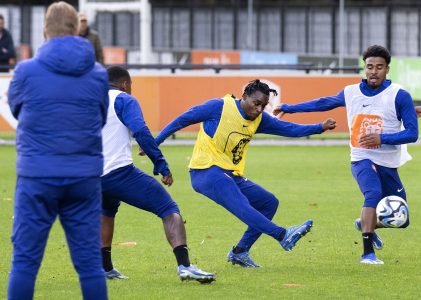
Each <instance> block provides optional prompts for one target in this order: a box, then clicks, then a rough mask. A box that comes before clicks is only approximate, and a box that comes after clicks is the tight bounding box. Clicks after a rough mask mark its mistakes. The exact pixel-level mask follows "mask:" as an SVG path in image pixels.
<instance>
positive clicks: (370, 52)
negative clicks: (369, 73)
mask: <svg viewBox="0 0 421 300" xmlns="http://www.w3.org/2000/svg"><path fill="white" fill-rule="evenodd" d="M368 57H383V58H384V60H385V61H386V65H389V64H390V60H391V55H390V52H389V50H387V49H386V48H385V47H383V46H379V45H373V46H370V47H368V48H367V50H365V51H364V53H363V61H364V62H365V60H366V59H367V58H368Z"/></svg>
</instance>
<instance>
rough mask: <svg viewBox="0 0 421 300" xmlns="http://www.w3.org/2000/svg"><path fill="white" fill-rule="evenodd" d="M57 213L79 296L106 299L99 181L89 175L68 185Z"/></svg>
mask: <svg viewBox="0 0 421 300" xmlns="http://www.w3.org/2000/svg"><path fill="white" fill-rule="evenodd" d="M59 215H60V222H61V224H62V226H63V228H64V232H65V234H66V239H67V243H68V245H69V250H70V256H71V258H72V261H73V265H74V267H75V269H76V271H77V272H78V274H79V281H80V285H81V288H82V294H83V298H84V299H107V286H106V283H105V274H104V270H103V268H102V262H101V180H100V179H99V178H95V177H92V178H87V179H84V180H81V181H79V182H77V183H74V184H70V185H68V186H67V190H66V195H65V198H64V199H63V201H62V202H61V203H60V207H59Z"/></svg>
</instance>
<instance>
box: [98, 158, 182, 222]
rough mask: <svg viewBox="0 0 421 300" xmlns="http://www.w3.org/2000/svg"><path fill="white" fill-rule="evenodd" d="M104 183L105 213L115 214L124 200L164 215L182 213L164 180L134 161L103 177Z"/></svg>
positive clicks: (103, 211) (103, 202)
mask: <svg viewBox="0 0 421 300" xmlns="http://www.w3.org/2000/svg"><path fill="white" fill-rule="evenodd" d="M101 185H102V214H103V215H104V216H107V217H112V218H113V217H115V215H116V214H117V211H118V207H119V206H120V202H121V201H123V202H125V203H127V204H130V205H132V206H135V207H137V208H140V209H142V210H146V211H149V212H151V213H153V214H155V215H157V216H158V217H160V218H161V219H162V218H165V217H166V216H168V215H170V214H173V213H178V214H179V213H180V210H179V209H178V205H177V203H175V202H174V200H173V199H172V198H171V196H170V194H168V192H167V191H166V190H165V188H164V187H163V186H162V184H161V183H159V182H158V181H157V180H156V179H155V178H153V177H151V176H149V175H148V174H146V173H144V172H142V171H141V170H139V169H138V168H136V167H135V166H134V165H133V164H131V165H128V166H125V167H121V168H118V169H116V170H114V171H112V172H111V173H109V174H107V175H105V176H103V177H101Z"/></svg>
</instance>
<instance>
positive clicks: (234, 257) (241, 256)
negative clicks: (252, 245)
mask: <svg viewBox="0 0 421 300" xmlns="http://www.w3.org/2000/svg"><path fill="white" fill-rule="evenodd" d="M227 261H230V262H231V263H232V264H233V265H240V266H242V267H244V268H260V267H261V266H260V265H258V264H256V263H255V262H254V261H253V260H252V259H251V257H250V256H249V253H248V252H247V251H245V252H241V253H234V252H233V251H232V250H231V251H230V252H228V255H227Z"/></svg>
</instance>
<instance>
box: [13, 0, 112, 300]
mask: <svg viewBox="0 0 421 300" xmlns="http://www.w3.org/2000/svg"><path fill="white" fill-rule="evenodd" d="M77 31H78V16H77V12H76V10H75V9H74V8H73V7H72V6H71V5H69V4H67V3H65V2H58V3H54V4H52V5H51V6H50V7H49V8H48V10H47V13H46V18H45V28H44V32H45V36H46V39H47V41H46V42H45V43H44V44H43V45H42V46H41V48H40V49H39V50H38V53H37V55H36V57H35V58H33V59H30V60H27V61H24V62H22V63H20V64H19V65H18V66H17V68H16V71H15V75H14V77H13V79H12V81H11V83H10V88H9V105H10V109H11V111H12V113H13V115H14V116H15V118H17V119H18V121H19V123H18V128H17V132H16V147H17V162H16V169H17V170H16V172H17V182H16V191H15V203H14V221H13V233H12V242H13V258H12V266H11V272H10V278H9V286H8V299H32V298H33V294H34V285H35V279H36V275H37V272H38V269H39V267H40V264H41V260H42V257H43V254H44V249H45V245H46V243H47V238H48V234H49V231H50V229H51V226H52V225H53V223H54V221H55V219H56V217H57V216H59V218H60V222H61V224H62V226H63V228H64V231H65V234H66V238H67V242H68V245H69V249H70V254H71V258H72V261H73V264H74V267H75V269H76V271H77V272H78V274H79V281H80V285H81V289H82V294H83V298H84V299H106V298H107V288H106V283H105V274H104V271H103V269H102V264H101V238H100V226H101V224H100V221H101V181H100V175H101V173H102V168H103V157H102V139H101V130H102V127H103V126H104V124H105V120H106V116H107V108H108V94H107V92H108V76H107V74H106V71H105V70H104V68H103V67H102V66H100V65H99V64H96V63H95V55H94V51H93V48H92V46H91V45H90V43H89V41H87V40H85V39H83V38H80V37H76V36H75V35H76V34H77Z"/></svg>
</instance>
